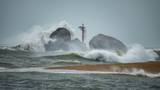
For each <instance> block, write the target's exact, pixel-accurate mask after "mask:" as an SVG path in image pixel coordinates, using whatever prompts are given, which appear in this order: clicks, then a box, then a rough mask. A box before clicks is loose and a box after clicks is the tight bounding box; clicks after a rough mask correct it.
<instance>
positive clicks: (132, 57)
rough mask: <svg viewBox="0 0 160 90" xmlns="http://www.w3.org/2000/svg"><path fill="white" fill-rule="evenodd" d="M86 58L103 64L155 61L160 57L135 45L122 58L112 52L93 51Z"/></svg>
mask: <svg viewBox="0 0 160 90" xmlns="http://www.w3.org/2000/svg"><path fill="white" fill-rule="evenodd" d="M84 57H86V58H90V59H93V60H100V61H103V62H118V63H133V62H147V61H155V59H156V58H157V57H158V55H157V54H156V53H155V52H154V51H152V50H147V49H145V48H144V47H143V46H142V45H140V44H135V45H133V46H131V47H130V48H129V50H128V51H127V53H126V54H123V55H121V56H120V55H118V54H117V53H116V52H112V51H107V50H91V51H88V52H87V53H86V55H84Z"/></svg>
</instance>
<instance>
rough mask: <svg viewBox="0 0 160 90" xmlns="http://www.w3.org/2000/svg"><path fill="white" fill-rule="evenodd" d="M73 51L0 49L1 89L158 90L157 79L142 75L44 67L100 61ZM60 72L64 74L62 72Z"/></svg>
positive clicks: (159, 84) (159, 83) (159, 87)
mask: <svg viewBox="0 0 160 90" xmlns="http://www.w3.org/2000/svg"><path fill="white" fill-rule="evenodd" d="M101 63H106V62H103V61H96V60H92V59H88V58H85V57H82V56H81V55H78V54H76V53H67V54H58V55H55V54H53V52H48V53H32V52H26V51H19V50H8V49H0V90H159V89H160V78H159V77H148V76H145V75H143V74H138V75H131V74H120V73H119V74H118V73H116V74H114V73H110V74H105V73H72V72H70V73H69V72H67V71H61V72H59V71H54V70H46V69H44V68H45V67H50V66H65V65H82V64H101ZM62 72H63V73H62Z"/></svg>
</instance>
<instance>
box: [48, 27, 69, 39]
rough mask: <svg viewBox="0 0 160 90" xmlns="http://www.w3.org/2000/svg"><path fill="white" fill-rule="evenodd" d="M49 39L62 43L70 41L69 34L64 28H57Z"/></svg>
mask: <svg viewBox="0 0 160 90" xmlns="http://www.w3.org/2000/svg"><path fill="white" fill-rule="evenodd" d="M50 38H52V39H60V40H64V41H70V40H71V33H70V31H69V30H67V29H66V28H63V27H62V28H58V29H57V30H56V31H54V32H53V33H51V35H50Z"/></svg>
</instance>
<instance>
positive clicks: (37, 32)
mask: <svg viewBox="0 0 160 90" xmlns="http://www.w3.org/2000/svg"><path fill="white" fill-rule="evenodd" d="M58 27H65V28H67V29H68V30H69V31H70V33H71V36H72V37H71V38H72V39H73V38H74V39H75V38H77V37H75V35H74V34H75V33H74V29H72V28H71V26H70V25H69V24H68V23H67V22H65V21H62V22H61V23H60V24H58V25H54V26H49V27H41V26H36V27H34V28H33V29H32V31H31V32H28V33H24V34H22V35H20V36H18V37H17V39H16V40H17V41H19V42H18V43H20V44H21V47H20V48H18V50H25V49H26V48H28V47H29V48H30V51H31V52H38V53H39V52H44V53H43V54H42V55H44V54H45V55H48V52H46V51H45V47H44V45H45V44H47V43H48V42H49V41H52V42H54V41H55V40H54V39H51V38H49V36H50V34H51V33H52V32H53V31H55V30H56V29H57V28H58ZM11 43H12V42H11ZM72 46H73V50H72V48H71V47H70V48H71V50H70V51H63V50H59V51H60V52H58V53H59V54H62V55H65V54H66V52H73V53H75V54H78V55H79V56H80V57H83V58H88V59H92V60H95V61H101V62H111V63H114V62H118V63H132V62H147V61H155V60H156V58H158V55H157V54H156V53H155V52H154V51H153V50H147V49H145V48H144V47H143V46H142V45H140V44H136V45H132V46H131V47H130V48H128V51H127V52H126V53H121V52H112V51H108V50H97V49H90V48H87V49H86V50H85V51H80V50H79V49H77V50H78V51H76V50H75V49H74V45H72ZM3 49H7V50H17V48H10V47H6V48H5V47H3ZM55 53H57V51H54V52H51V53H50V55H53V56H56V54H55Z"/></svg>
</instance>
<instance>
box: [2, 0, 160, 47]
mask: <svg viewBox="0 0 160 90" xmlns="http://www.w3.org/2000/svg"><path fill="white" fill-rule="evenodd" d="M61 20H66V21H67V22H69V24H71V25H72V26H73V28H74V29H76V30H78V28H77V26H78V25H80V24H81V23H85V24H86V26H87V30H88V31H87V36H88V39H90V38H91V37H92V36H94V35H96V34H98V33H104V34H106V35H111V36H114V37H116V38H119V39H120V40H121V41H123V42H124V43H126V44H132V43H140V44H142V45H144V46H145V47H155V48H158V47H160V41H159V39H160V36H159V34H160V0H0V44H3V42H4V40H5V38H7V37H13V36H16V35H18V34H21V33H23V32H26V31H27V30H29V29H30V28H31V27H33V26H34V25H46V24H52V23H58V22H59V21H61Z"/></svg>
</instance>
